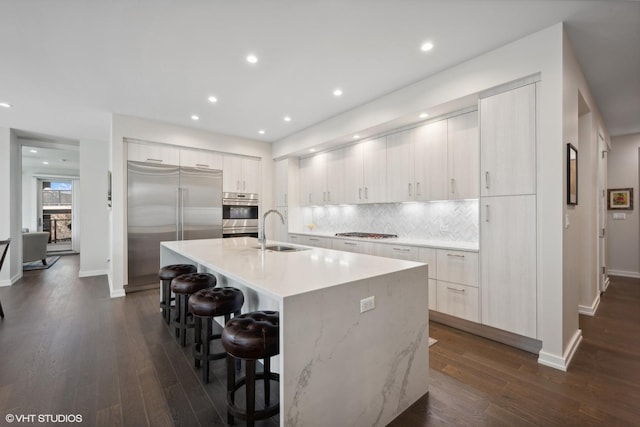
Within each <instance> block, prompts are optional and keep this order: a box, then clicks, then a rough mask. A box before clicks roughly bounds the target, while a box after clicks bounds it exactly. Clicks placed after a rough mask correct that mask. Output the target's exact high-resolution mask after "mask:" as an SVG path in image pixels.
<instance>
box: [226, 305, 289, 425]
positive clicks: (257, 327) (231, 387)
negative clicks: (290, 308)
mask: <svg viewBox="0 0 640 427" xmlns="http://www.w3.org/2000/svg"><path fill="white" fill-rule="evenodd" d="M279 329H280V314H279V313H278V312H277V311H254V312H252V313H245V314H241V315H240V316H237V317H234V318H233V319H231V320H229V321H228V322H227V324H226V325H225V327H224V329H223V331H222V345H223V346H224V349H225V350H226V351H227V423H228V424H233V421H234V418H236V417H237V418H240V419H243V420H246V421H247V426H253V425H254V421H255V420H263V419H266V418H269V417H272V416H274V415H276V414H277V413H278V412H279V411H280V403H275V404H274V405H271V393H270V381H271V380H273V381H280V375H279V374H277V373H273V372H271V362H270V358H271V357H273V356H275V355H277V354H278V353H280V337H279ZM234 358H235V359H240V360H244V361H245V371H246V376H244V377H242V378H239V379H238V380H236V371H235V367H234ZM258 359H263V361H264V369H263V372H261V373H258V374H256V360H258ZM260 379H262V380H263V381H264V409H262V410H259V411H257V410H256V405H255V403H256V402H255V400H256V380H260ZM242 386H245V392H246V408H245V409H244V410H243V409H242V408H240V407H238V406H236V404H235V393H236V391H238V390H239V389H240V388H241V387H242Z"/></svg>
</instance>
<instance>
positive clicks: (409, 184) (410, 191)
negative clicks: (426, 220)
mask: <svg viewBox="0 0 640 427" xmlns="http://www.w3.org/2000/svg"><path fill="white" fill-rule="evenodd" d="M409 197H411V183H409Z"/></svg>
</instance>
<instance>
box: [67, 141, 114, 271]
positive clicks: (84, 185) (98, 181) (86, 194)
mask: <svg viewBox="0 0 640 427" xmlns="http://www.w3.org/2000/svg"><path fill="white" fill-rule="evenodd" d="M108 158H109V144H108V143H107V142H105V141H91V140H82V141H80V197H79V202H80V203H79V206H78V209H79V211H80V217H81V220H80V272H79V276H80V277H85V276H95V275H100V274H108V268H109V263H108V262H107V259H108V258H109V240H110V238H109V227H108V224H109V214H108V207H107V171H108V170H109V162H108ZM74 191H76V189H75V188H74Z"/></svg>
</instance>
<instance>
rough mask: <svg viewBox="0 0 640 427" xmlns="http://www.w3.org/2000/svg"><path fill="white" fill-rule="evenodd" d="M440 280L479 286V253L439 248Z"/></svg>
mask: <svg viewBox="0 0 640 427" xmlns="http://www.w3.org/2000/svg"><path fill="white" fill-rule="evenodd" d="M437 263H438V276H437V277H438V280H444V281H447V282H452V283H460V284H463V285H467V286H475V287H477V286H478V254H477V253H475V252H465V251H451V250H446V249H438V255H437Z"/></svg>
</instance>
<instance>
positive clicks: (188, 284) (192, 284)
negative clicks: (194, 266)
mask: <svg viewBox="0 0 640 427" xmlns="http://www.w3.org/2000/svg"><path fill="white" fill-rule="evenodd" d="M216 283H217V280H216V276H214V275H213V274H209V273H189V274H182V275H180V276H178V277H176V278H175V279H173V280H172V281H171V290H172V291H173V293H174V294H176V317H175V319H174V323H175V328H176V338H180V344H181V345H182V346H183V347H184V346H186V345H187V329H188V328H193V323H189V322H187V317H188V316H189V315H190V313H189V297H190V296H191V294H194V293H196V292H198V291H199V290H201V289H207V288H213V287H214V286H216Z"/></svg>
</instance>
